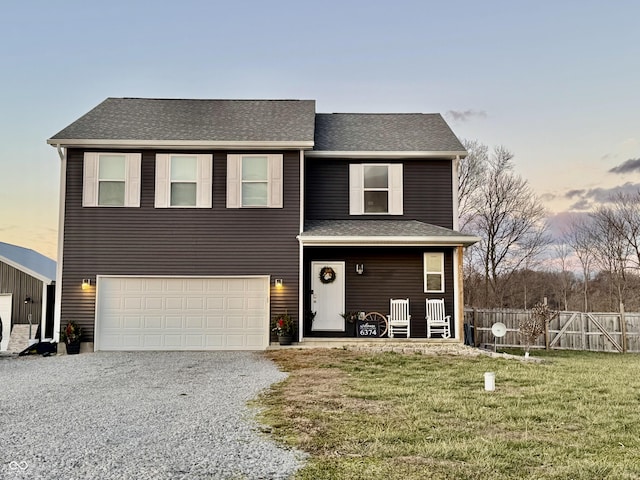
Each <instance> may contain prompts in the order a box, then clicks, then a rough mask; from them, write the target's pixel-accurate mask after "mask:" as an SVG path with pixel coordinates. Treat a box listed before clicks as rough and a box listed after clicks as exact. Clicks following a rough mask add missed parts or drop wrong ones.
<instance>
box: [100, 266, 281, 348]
mask: <svg viewBox="0 0 640 480" xmlns="http://www.w3.org/2000/svg"><path fill="white" fill-rule="evenodd" d="M268 297H269V281H268V279H267V278H266V277H255V278H241V277H235V278H229V277H227V278H224V277H220V278H188V277H185V278H144V277H140V278H132V277H104V278H102V277H101V278H99V281H98V308H97V311H96V348H97V349H98V350H247V349H250V350H260V349H264V348H266V346H267V345H268V341H269V300H268Z"/></svg>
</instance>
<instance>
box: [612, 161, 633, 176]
mask: <svg viewBox="0 0 640 480" xmlns="http://www.w3.org/2000/svg"><path fill="white" fill-rule="evenodd" d="M633 172H640V158H630V159H629V160H627V161H626V162H623V163H621V164H620V165H618V166H615V167H613V168H612V169H610V170H609V173H617V174H624V173H633Z"/></svg>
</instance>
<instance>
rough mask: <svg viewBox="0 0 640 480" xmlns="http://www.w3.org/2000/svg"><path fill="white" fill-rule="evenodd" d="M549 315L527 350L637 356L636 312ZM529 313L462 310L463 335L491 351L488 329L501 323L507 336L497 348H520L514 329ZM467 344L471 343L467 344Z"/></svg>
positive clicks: (639, 320)
mask: <svg viewBox="0 0 640 480" xmlns="http://www.w3.org/2000/svg"><path fill="white" fill-rule="evenodd" d="M620 310H621V311H620V312H613V313H611V312H609V313H604V312H564V311H559V312H553V314H552V317H551V321H550V322H549V323H547V326H546V329H545V332H544V335H540V337H538V339H537V341H536V343H534V344H532V345H531V348H544V349H547V350H588V351H592V352H620V353H624V352H629V353H640V312H625V311H624V308H621V309H620ZM529 315H531V311H530V310H511V309H508V310H507V309H478V308H465V311H464V322H465V326H466V328H465V333H467V332H469V333H472V337H471V338H473V342H472V343H473V344H474V346H476V347H482V346H485V347H488V348H493V345H494V341H496V339H495V338H494V337H493V334H492V333H491V326H492V325H493V324H494V323H496V322H501V323H504V325H505V326H506V327H507V333H506V335H505V336H504V337H502V338H498V339H497V341H496V344H497V347H499V348H511V347H514V348H524V342H523V339H522V338H521V336H520V332H519V330H518V326H519V324H520V320H522V319H524V318H527V317H528V316H529ZM468 340H469V339H467V343H471V342H469V341H468Z"/></svg>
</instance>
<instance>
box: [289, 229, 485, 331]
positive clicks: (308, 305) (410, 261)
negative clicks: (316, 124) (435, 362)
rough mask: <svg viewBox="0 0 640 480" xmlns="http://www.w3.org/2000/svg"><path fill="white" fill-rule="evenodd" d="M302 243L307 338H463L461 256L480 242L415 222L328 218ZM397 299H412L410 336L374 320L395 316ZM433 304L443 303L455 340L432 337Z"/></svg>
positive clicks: (302, 324)
mask: <svg viewBox="0 0 640 480" xmlns="http://www.w3.org/2000/svg"><path fill="white" fill-rule="evenodd" d="M299 241H300V244H301V247H302V256H301V257H302V258H301V278H302V281H301V296H302V299H301V303H302V312H303V313H302V314H301V316H300V317H301V321H300V325H299V329H300V340H301V341H303V342H305V343H307V342H309V343H311V342H313V341H323V340H327V341H328V340H329V339H343V340H356V341H358V340H363V341H364V340H374V341H377V342H397V341H404V342H407V341H409V342H413V341H423V342H424V341H425V340H428V341H438V342H442V341H446V342H456V343H460V342H462V341H463V325H462V322H463V312H462V309H463V299H462V292H463V288H462V255H463V249H464V247H465V246H467V245H470V244H472V243H474V242H475V241H477V238H476V237H471V236H468V235H463V234H461V233H459V232H456V231H454V230H450V229H446V228H442V227H438V226H434V225H430V224H426V223H422V222H418V221H414V220H336V221H327V220H325V221H317V222H313V223H310V224H308V225H307V227H306V228H305V231H304V232H303V233H302V234H301V235H300V236H299ZM391 299H408V300H409V313H410V315H411V319H410V335H409V338H408V339H407V338H404V339H403V338H398V337H396V338H393V339H391V338H389V336H388V332H385V325H384V321H374V320H376V319H378V320H380V316H382V317H383V320H384V317H386V316H387V315H389V314H390V300H391ZM427 299H443V300H444V305H445V312H446V315H447V316H448V317H449V318H448V322H449V328H450V332H451V336H450V338H446V339H443V335H442V334H441V333H440V334H432V335H431V336H430V337H428V335H427V320H426V300H427ZM372 313H379V314H380V316H377V315H368V314H372ZM374 323H375V325H372V324H374Z"/></svg>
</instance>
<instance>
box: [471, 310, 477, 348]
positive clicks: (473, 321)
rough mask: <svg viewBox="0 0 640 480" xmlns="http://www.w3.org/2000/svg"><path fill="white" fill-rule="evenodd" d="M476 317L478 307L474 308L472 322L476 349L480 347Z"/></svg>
mask: <svg viewBox="0 0 640 480" xmlns="http://www.w3.org/2000/svg"><path fill="white" fill-rule="evenodd" d="M476 315H477V310H476V307H473V316H472V317H471V322H472V325H473V346H474V347H477V346H478V331H477V330H476Z"/></svg>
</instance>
